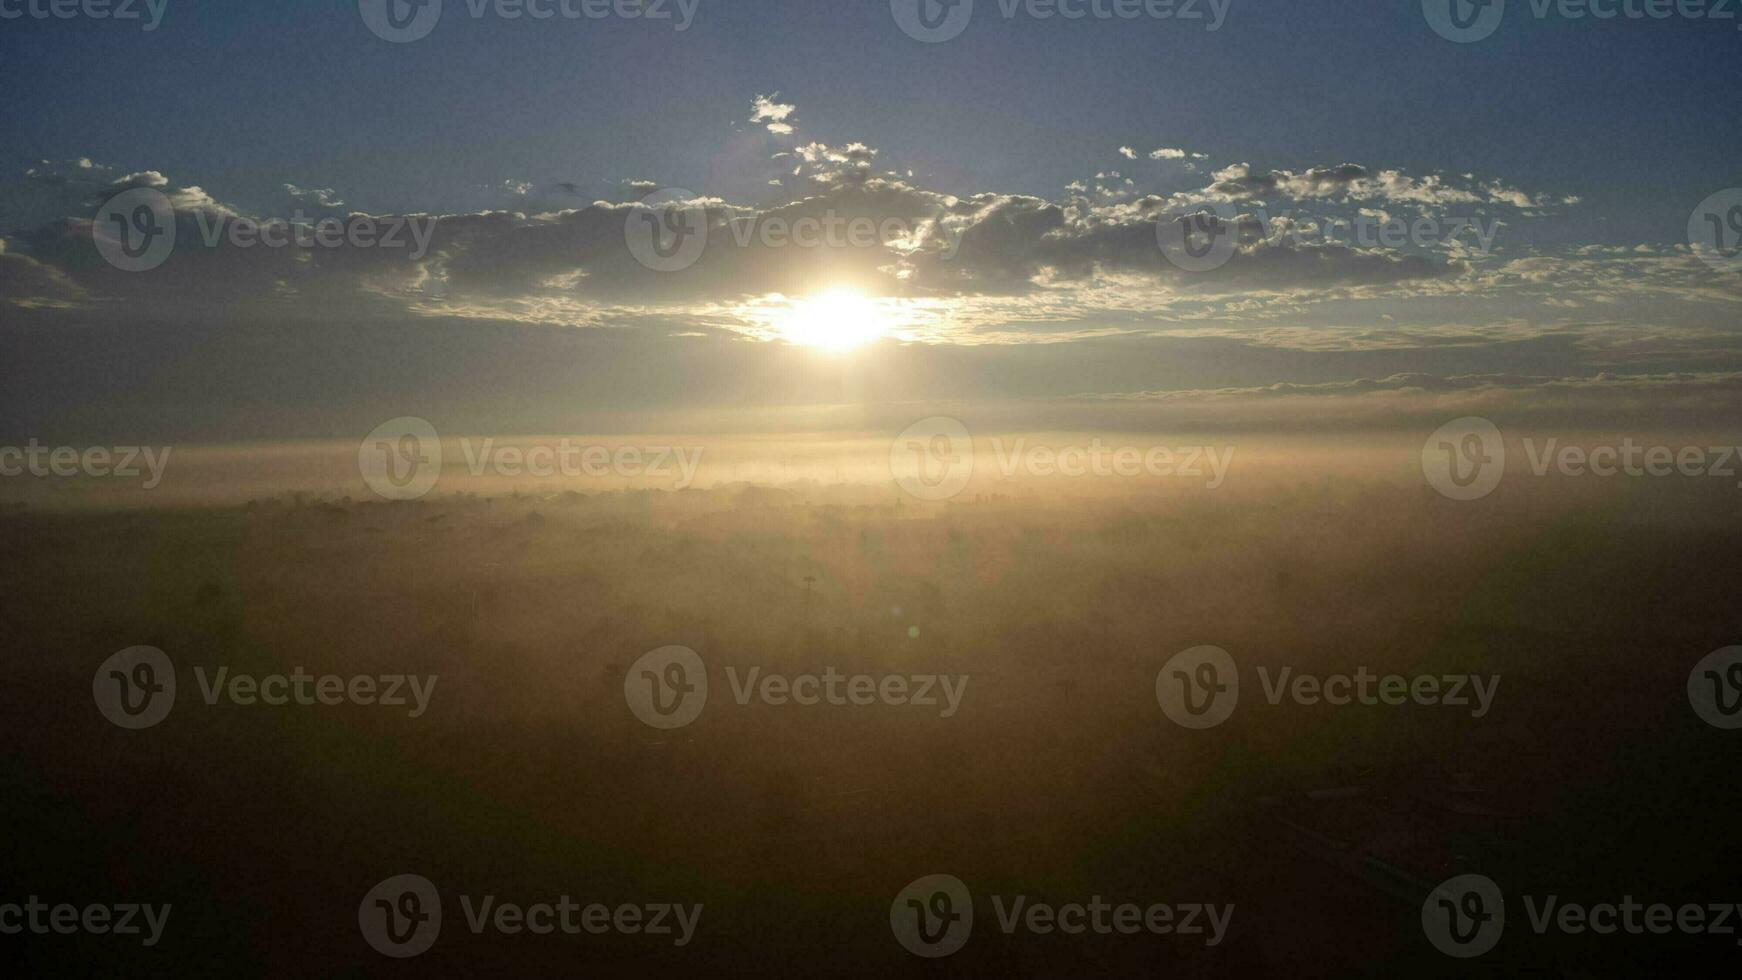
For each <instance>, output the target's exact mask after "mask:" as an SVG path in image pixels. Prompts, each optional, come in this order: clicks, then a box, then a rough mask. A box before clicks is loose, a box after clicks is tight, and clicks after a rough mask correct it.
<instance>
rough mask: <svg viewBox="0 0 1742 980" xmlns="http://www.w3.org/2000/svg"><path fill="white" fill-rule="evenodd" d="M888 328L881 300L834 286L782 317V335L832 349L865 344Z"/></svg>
mask: <svg viewBox="0 0 1742 980" xmlns="http://www.w3.org/2000/svg"><path fill="white" fill-rule="evenodd" d="M888 330H889V320H888V317H887V316H886V315H885V314H884V312H883V310H881V309H880V308H879V307H878V305H877V303H876V302H875V301H873V300H871V299H868V298H866V297H864V296H861V295H859V294H858V293H856V292H854V291H852V290H851V289H831V290H828V291H827V292H823V293H818V294H817V295H815V296H810V297H807V298H805V299H801V300H797V301H795V302H794V303H793V304H792V308H791V309H789V310H787V311H786V312H785V313H783V314H782V315H781V318H780V334H781V336H783V337H785V338H786V339H787V340H789V341H791V342H792V343H795V344H803V345H804V346H806V347H817V348H820V349H822V350H829V351H848V350H852V349H854V348H856V347H861V346H864V345H865V344H868V343H870V342H872V341H874V340H876V339H877V338H879V337H882V336H883V335H884V334H886V333H887V332H888Z"/></svg>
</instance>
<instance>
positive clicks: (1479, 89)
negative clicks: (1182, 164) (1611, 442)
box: [0, 0, 1742, 242]
mask: <svg viewBox="0 0 1742 980" xmlns="http://www.w3.org/2000/svg"><path fill="white" fill-rule="evenodd" d="M448 3H449V5H450V6H453V7H455V8H456V9H455V10H453V11H448V12H447V13H446V14H445V16H444V19H443V21H442V22H441V23H440V24H439V25H438V26H437V28H436V29H435V31H434V32H433V33H432V34H431V35H430V36H429V37H428V38H426V39H424V40H421V41H418V42H415V43H412V44H407V45H395V44H388V43H385V42H383V41H381V40H379V39H378V38H376V37H375V36H373V35H372V34H370V33H369V32H368V31H367V29H366V28H365V27H364V25H363V23H362V21H361V19H360V18H359V16H358V14H357V9H356V4H355V3H354V2H347V0H303V2H297V3H261V2H249V0H244V2H226V3H216V2H205V3H193V2H186V0H169V6H168V8H167V13H166V16H165V18H164V21H163V23H162V25H161V26H160V27H159V28H158V29H157V30H156V31H153V32H150V33H145V32H142V31H140V30H136V29H133V28H131V27H128V26H124V25H122V24H120V23H117V22H103V21H66V22H63V21H53V20H50V21H32V20H28V19H26V20H19V21H13V22H10V23H7V24H5V30H3V31H0V80H3V82H4V85H5V88H6V91H7V92H8V93H9V95H8V98H7V103H8V107H7V110H6V122H5V126H4V128H5V134H6V137H7V138H6V139H4V140H0V146H3V147H4V148H3V149H0V167H3V168H4V170H6V171H9V172H15V171H20V170H22V169H24V168H25V167H27V166H29V165H30V164H32V163H35V162H36V161H37V160H39V159H62V158H71V157H92V158H95V159H100V160H104V161H108V162H113V163H115V164H117V165H118V166H122V167H125V168H127V169H146V168H151V169H157V170H161V171H164V172H166V173H170V172H180V173H185V174H190V175H198V176H199V178H200V183H201V186H204V187H206V188H207V189H208V190H212V191H213V192H214V193H216V194H220V196H221V195H222V193H224V192H227V193H229V194H230V195H232V196H234V197H246V196H248V195H250V194H258V193H262V192H264V190H266V189H268V188H271V187H275V186H276V185H277V184H278V183H279V182H282V181H285V180H288V181H291V182H293V183H298V184H301V185H303V186H322V187H329V186H330V187H335V188H339V189H340V190H342V191H343V192H345V193H346V194H348V195H350V198H349V199H351V200H353V201H354V202H355V203H357V204H358V205H359V206H365V207H371V208H376V209H383V210H387V209H401V210H405V209H413V208H449V207H455V208H458V207H464V206H469V205H472V204H474V203H475V200H474V199H475V197H476V196H477V189H478V188H479V187H482V186H484V185H493V184H497V183H499V182H501V181H503V180H508V179H516V180H531V181H534V182H555V181H587V180H596V179H601V178H608V177H649V178H652V179H655V180H659V181H662V182H667V183H672V184H677V185H680V186H685V187H692V188H695V189H698V190H704V191H706V190H711V188H709V187H708V186H707V185H708V184H709V183H710V177H711V173H710V171H711V168H712V167H713V166H715V163H716V159H717V157H718V155H719V154H720V153H721V151H722V150H723V148H724V144H725V143H726V142H727V141H728V140H729V138H730V135H731V127H732V124H733V123H735V122H738V121H739V120H740V117H741V116H742V108H743V106H744V104H746V103H747V102H748V100H749V99H750V98H751V97H752V96H754V95H756V94H759V93H768V92H775V91H778V92H780V93H781V94H782V95H783V97H784V98H785V99H787V100H789V101H791V102H794V103H796V104H798V105H799V106H800V107H801V108H802V109H803V111H804V116H803V118H805V119H806V120H807V121H808V123H809V128H810V129H811V131H813V132H814V133H816V135H817V137H818V138H822V139H826V140H829V141H831V142H836V141H839V142H846V141H850V140H860V141H863V142H865V143H868V144H870V145H872V146H876V147H879V148H881V149H882V150H883V151H884V153H885V154H887V156H888V157H889V158H890V159H892V160H898V161H900V162H901V164H902V165H903V166H911V167H912V168H914V169H915V171H916V173H921V174H927V175H932V177H933V179H934V180H935V182H936V185H937V186H938V188H939V189H942V190H947V191H952V192H961V191H964V190H969V189H974V188H984V187H996V188H997V189H1000V190H1004V191H1009V192H1017V193H1028V194H1037V195H1056V194H1058V193H1059V191H1060V189H1061V188H1062V187H1063V186H1064V185H1065V184H1067V183H1069V182H1070V181H1072V180H1075V179H1079V178H1081V177H1084V176H1086V175H1089V174H1092V173H1094V172H1096V171H1097V170H1100V169H1104V168H1106V167H1108V166H1111V165H1113V164H1114V163H1116V160H1115V158H1114V157H1113V156H1112V153H1113V151H1114V150H1115V149H1116V148H1117V147H1118V146H1120V145H1124V144H1131V145H1138V144H1154V145H1166V146H1184V147H1189V148H1192V149H1196V150H1201V151H1204V152H1207V153H1209V154H1210V155H1211V156H1212V157H1213V158H1214V159H1215V160H1217V161H1225V162H1233V161H1242V160H1244V161H1250V162H1251V163H1253V164H1254V165H1256V166H1260V167H1279V168H1288V169H1296V168H1302V167H1307V166H1315V165H1333V164H1337V163H1342V162H1344V161H1346V160H1353V161H1358V162H1362V163H1365V164H1368V165H1372V166H1392V167H1400V168H1403V169H1405V170H1408V171H1411V172H1426V171H1435V170H1444V171H1447V172H1474V173H1477V174H1479V175H1485V176H1500V177H1504V178H1506V179H1507V180H1508V181H1510V182H1513V183H1516V184H1520V185H1525V186H1533V187H1544V188H1552V189H1555V190H1557V191H1564V192H1565V193H1570V194H1577V195H1580V196H1581V197H1583V198H1584V199H1586V200H1587V201H1590V202H1592V203H1593V204H1595V205H1599V206H1601V207H1602V208H1603V210H1604V211H1605V214H1604V215H1603V216H1602V217H1600V218H1597V217H1593V218H1592V219H1591V224H1592V227H1589V228H1587V229H1582V232H1583V233H1584V234H1586V235H1587V236H1589V237H1590V239H1591V240H1598V241H1614V242H1620V241H1635V240H1672V239H1674V238H1677V237H1679V236H1680V234H1681V228H1680V225H1682V224H1683V223H1684V222H1683V221H1682V220H1680V216H1679V215H1678V214H1677V212H1678V211H1682V212H1685V211H1686V209H1687V208H1688V207H1690V206H1691V205H1692V204H1693V203H1694V202H1697V201H1698V200H1699V199H1701V198H1703V197H1704V196H1705V195H1706V194H1708V193H1710V192H1711V190H1713V189H1716V188H1717V187H1721V186H1728V185H1730V184H1733V183H1735V182H1737V180H1738V171H1739V168H1742V126H1738V125H1737V124H1736V121H1735V107H1734V103H1733V99H1731V98H1730V97H1729V96H1728V95H1727V94H1726V93H1731V94H1733V86H1734V66H1735V64H1736V58H1737V55H1738V52H1739V51H1742V33H1739V32H1737V31H1736V30H1735V29H1734V24H1733V23H1732V24H1729V25H1725V24H1721V23H1718V22H1708V21H1680V20H1669V21H1663V22H1644V23H1639V22H1630V21H1625V20H1617V21H1610V22H1599V21H1594V20H1587V21H1584V22H1569V21H1566V20H1560V19H1551V20H1545V21H1541V22H1538V21H1536V20H1535V19H1534V18H1532V17H1529V16H1525V13H1524V12H1523V11H1518V10H1515V11H1514V12H1513V16H1512V19H1511V20H1510V21H1509V22H1508V23H1507V24H1506V25H1505V26H1504V27H1503V28H1502V29H1501V31H1499V32H1498V33H1497V34H1496V35H1495V36H1494V37H1492V38H1490V39H1488V40H1486V41H1484V42H1481V43H1477V44H1469V45H1460V44H1453V43H1449V42H1447V41H1445V40H1443V39H1441V38H1440V37H1438V36H1437V35H1435V34H1434V33H1433V32H1432V31H1431V30H1430V29H1429V27H1428V25H1427V23H1426V21H1425V19H1424V18H1423V16H1422V14H1421V11H1420V9H1419V7H1418V5H1417V4H1416V3H1413V2H1401V3H1363V4H1340V3H1339V4H1332V3H1299V2H1281V0H1269V2H1265V0H1232V6H1231V7H1230V8H1229V10H1228V13H1227V17H1226V22H1225V23H1224V24H1223V25H1222V26H1221V28H1220V29H1219V30H1216V31H1209V30H1205V29H1203V28H1202V27H1200V26H1197V24H1188V23H1186V22H1182V21H1173V20H1161V21H1150V20H1137V21H1133V22H1125V21H1095V20H1092V19H1087V20H1083V21H1079V22H1076V23H1065V22H1063V21H1059V20H1033V19H1030V18H1027V17H1023V16H1018V17H1016V18H1013V19H1011V20H1008V21H1007V20H1004V19H1003V18H1002V17H1001V16H1000V12H999V10H998V9H997V5H996V3H995V2H994V0H980V7H981V8H982V9H980V10H978V11H977V12H976V19H975V20H974V21H973V22H972V23H971V24H970V26H969V28H968V29H967V30H966V31H964V32H963V34H962V35H961V36H960V37H958V38H955V39H954V40H952V41H949V42H947V43H944V44H937V45H927V44H921V43H918V42H916V41H913V40H911V39H909V38H907V37H906V36H904V35H902V34H901V33H899V31H898V30H897V28H896V26H895V24H894V22H893V19H892V18H891V16H890V12H889V9H888V6H887V4H886V3H883V2H880V0H869V2H842V0H834V2H816V0H739V2H733V3H721V2H710V0H700V6H699V8H697V12H696V15H695V20H694V22H693V23H692V24H691V26H690V27H689V29H688V30H686V31H683V32H681V33H679V32H677V31H675V30H673V29H671V27H670V26H668V25H669V22H667V24H656V23H654V22H648V21H624V20H617V19H607V20H598V21H594V20H581V21H565V20H561V19H553V20H551V21H545V22H537V21H532V20H525V19H523V20H519V21H508V20H503V19H500V18H498V17H494V16H490V17H485V18H483V19H479V20H473V19H472V18H470V17H469V16H466V14H465V10H464V4H463V0H448ZM1514 6H1515V7H1524V4H1523V3H1522V2H1521V0H1514ZM1201 23H1202V22H1198V24H1201Z"/></svg>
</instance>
